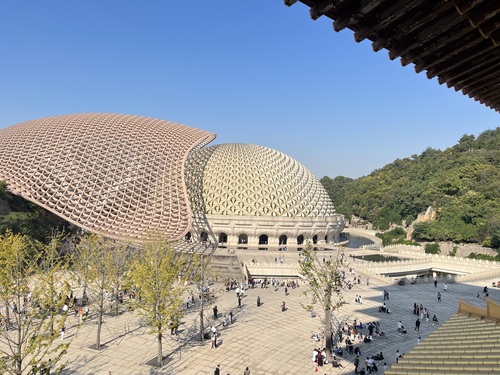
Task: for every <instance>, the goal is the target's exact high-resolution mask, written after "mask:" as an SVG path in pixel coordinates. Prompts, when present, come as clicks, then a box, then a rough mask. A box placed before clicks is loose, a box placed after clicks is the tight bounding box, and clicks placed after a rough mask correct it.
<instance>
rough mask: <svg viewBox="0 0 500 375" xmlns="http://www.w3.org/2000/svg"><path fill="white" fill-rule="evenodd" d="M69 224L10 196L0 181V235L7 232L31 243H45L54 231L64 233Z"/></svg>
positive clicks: (14, 196) (5, 186)
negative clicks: (27, 239)
mask: <svg viewBox="0 0 500 375" xmlns="http://www.w3.org/2000/svg"><path fill="white" fill-rule="evenodd" d="M68 227H69V223H67V222H66V221H64V220H62V219H60V218H58V217H57V216H55V215H53V214H51V213H50V212H48V211H45V210H44V209H42V208H40V207H38V206H37V205H35V204H34V203H31V202H28V201H26V200H24V199H23V198H21V197H18V196H16V195H13V194H10V193H9V192H8V191H7V185H6V183H5V182H3V181H0V234H4V233H5V232H6V231H7V230H11V231H12V232H13V233H15V234H17V233H19V234H24V235H26V236H28V238H30V239H31V240H32V241H39V242H41V243H45V242H46V241H47V240H48V239H49V238H50V236H51V235H52V234H54V233H55V232H56V231H58V232H65V231H67V230H68Z"/></svg>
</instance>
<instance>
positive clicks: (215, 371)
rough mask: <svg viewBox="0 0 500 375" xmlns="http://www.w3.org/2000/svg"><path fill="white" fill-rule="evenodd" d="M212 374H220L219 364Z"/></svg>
mask: <svg viewBox="0 0 500 375" xmlns="http://www.w3.org/2000/svg"><path fill="white" fill-rule="evenodd" d="M214 375H220V365H217V367H216V368H215V370H214Z"/></svg>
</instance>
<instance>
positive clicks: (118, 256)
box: [73, 234, 126, 350]
mask: <svg viewBox="0 0 500 375" xmlns="http://www.w3.org/2000/svg"><path fill="white" fill-rule="evenodd" d="M73 264H74V268H75V271H76V276H77V277H78V278H79V279H80V280H82V281H83V283H84V288H83V289H84V292H83V294H84V297H85V298H84V301H83V302H84V303H88V304H89V305H90V306H91V307H92V309H93V310H94V311H95V313H96V316H97V317H96V319H97V321H96V323H97V336H96V344H95V349H96V350H101V333H102V325H103V322H104V314H105V313H106V311H107V310H108V309H107V302H108V301H110V298H113V297H112V296H113V295H114V296H115V297H117V293H118V290H119V289H118V288H120V287H121V285H122V282H123V274H124V273H125V270H126V246H125V245H123V244H120V243H117V242H116V241H114V240H111V239H109V238H105V237H102V236H100V235H96V234H85V235H83V236H82V237H80V240H79V243H78V244H77V245H76V250H75V254H74V262H73ZM110 290H113V291H114V292H113V293H111V294H110ZM115 299H117V298H115ZM117 303H118V301H115V312H116V309H117V308H118V305H117Z"/></svg>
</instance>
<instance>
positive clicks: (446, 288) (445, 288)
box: [444, 283, 448, 292]
mask: <svg viewBox="0 0 500 375" xmlns="http://www.w3.org/2000/svg"><path fill="white" fill-rule="evenodd" d="M444 291H445V292H447V291H448V283H444Z"/></svg>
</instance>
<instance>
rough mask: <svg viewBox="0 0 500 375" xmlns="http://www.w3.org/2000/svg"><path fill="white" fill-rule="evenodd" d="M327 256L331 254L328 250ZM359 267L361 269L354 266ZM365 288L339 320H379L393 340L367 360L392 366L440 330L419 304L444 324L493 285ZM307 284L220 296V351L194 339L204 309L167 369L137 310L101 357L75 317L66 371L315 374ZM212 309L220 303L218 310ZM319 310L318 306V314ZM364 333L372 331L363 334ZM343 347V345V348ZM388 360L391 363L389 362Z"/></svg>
mask: <svg viewBox="0 0 500 375" xmlns="http://www.w3.org/2000/svg"><path fill="white" fill-rule="evenodd" d="M277 254H278V252H252V251H247V252H245V253H244V255H243V256H241V257H240V258H241V259H242V260H245V261H249V260H251V259H254V258H255V259H259V260H262V261H265V262H273V261H274V258H275V256H277ZM327 254H328V253H327ZM285 256H286V262H296V261H297V259H298V254H297V253H296V252H291V251H288V252H285ZM352 265H353V266H355V267H356V264H355V263H353V264H352ZM356 272H357V275H358V274H361V281H362V282H361V284H359V285H357V284H356V285H355V286H354V288H353V289H351V290H345V291H344V298H345V300H346V302H347V304H346V305H345V306H344V307H343V308H342V309H341V311H339V313H338V314H337V319H339V320H340V321H343V320H345V319H348V321H349V322H352V321H353V320H354V319H357V321H358V322H360V321H361V322H363V323H368V322H370V321H378V322H379V323H380V329H381V330H382V331H384V332H385V333H386V334H387V337H388V339H386V340H384V339H380V338H375V340H374V341H373V342H372V343H362V344H358V343H357V341H356V343H355V345H358V346H359V347H360V349H361V352H362V356H361V357H362V360H361V361H360V363H364V358H366V356H371V355H375V354H376V353H378V352H383V353H384V356H385V362H387V364H389V365H390V364H392V363H393V362H395V360H396V354H395V353H396V350H399V351H400V352H401V353H407V352H409V351H410V350H411V348H413V347H414V346H415V345H417V340H418V337H419V336H420V337H421V338H422V340H425V338H426V337H427V336H428V335H429V334H430V333H431V332H433V331H434V330H435V329H436V328H437V327H438V325H436V326H433V325H432V324H431V322H429V323H426V322H425V321H424V322H422V324H421V326H420V331H415V330H414V326H415V320H416V318H417V317H416V316H415V315H413V304H414V303H415V302H416V303H418V304H420V303H421V304H423V305H424V306H426V307H427V308H428V309H429V312H430V315H431V317H432V316H433V315H434V314H436V315H437V317H438V319H439V322H440V324H441V323H442V322H444V321H445V320H446V319H448V318H449V317H450V316H451V315H452V314H454V313H456V311H457V309H458V303H457V301H458V299H459V298H462V299H465V300H467V301H470V302H473V303H476V304H477V305H478V306H481V307H485V302H484V300H482V299H478V298H477V297H476V295H477V292H478V291H480V290H481V289H482V287H483V286H484V285H488V286H490V285H491V280H486V281H481V282H476V283H474V284H449V286H448V291H447V292H445V291H444V289H443V285H440V284H438V287H437V288H435V287H434V284H417V285H405V286H399V285H387V284H382V282H380V281H378V280H371V281H370V285H369V286H367V285H366V280H365V278H364V276H363V274H362V270H356ZM304 288H305V286H304V285H301V286H300V287H299V288H295V289H291V288H288V291H289V295H288V296H285V292H284V288H279V289H278V290H277V291H275V290H274V288H272V287H268V288H267V289H261V288H260V287H256V288H255V289H248V290H246V292H245V297H244V298H243V300H242V307H241V308H238V307H237V305H238V303H237V298H236V292H235V291H234V290H233V291H230V292H224V291H223V292H220V294H218V297H217V301H216V305H217V306H218V311H219V319H217V320H216V321H215V325H216V326H217V327H218V330H219V333H220V335H219V337H218V341H217V345H218V347H217V349H211V348H210V346H211V345H210V341H209V340H207V341H206V342H205V344H203V345H202V344H201V343H200V342H199V341H196V340H194V339H193V337H194V335H195V332H197V329H198V324H199V321H198V317H199V310H198V308H196V309H192V308H191V309H190V310H189V311H188V313H187V315H186V316H185V318H184V320H183V324H182V325H181V327H180V328H179V332H178V335H176V336H172V335H170V334H169V333H170V332H167V333H166V335H165V336H166V338H165V342H164V345H163V354H164V356H167V358H166V359H165V365H164V367H163V368H162V369H157V368H154V367H150V366H147V365H145V363H146V362H148V361H149V360H151V359H152V358H154V357H155V356H156V355H157V342H156V340H155V338H154V336H152V335H149V334H148V328H147V327H145V326H143V325H142V324H140V323H141V318H140V317H139V316H138V315H137V314H136V313H129V312H127V313H124V314H122V315H121V316H119V317H116V318H115V317H107V318H106V321H105V325H104V327H103V332H102V343H105V345H106V347H105V349H104V350H102V351H100V352H99V353H98V352H96V351H95V350H93V349H90V348H89V346H90V345H92V344H94V343H95V336H96V326H95V324H92V322H87V323H86V324H85V325H84V326H83V327H82V328H81V329H80V330H79V331H77V330H76V328H74V327H73V323H76V318H74V317H73V316H70V318H69V321H68V324H67V328H68V329H67V331H66V332H67V337H68V339H72V340H73V341H72V344H71V346H70V349H69V351H68V355H67V356H66V357H65V359H66V360H67V361H68V364H67V368H66V370H65V371H64V374H105V375H109V373H110V372H111V374H113V375H116V374H213V371H214V369H215V367H216V366H217V365H219V364H220V368H221V374H223V375H226V374H228V373H229V374H233V375H234V374H243V371H244V369H245V368H246V367H247V366H248V367H249V368H250V370H251V374H252V375H256V374H314V373H316V371H315V367H316V365H315V364H314V363H313V362H312V359H311V358H312V351H313V349H314V348H315V347H317V346H319V345H321V343H316V342H315V341H313V340H312V339H311V332H320V330H321V323H320V319H319V317H316V318H311V317H310V314H309V313H308V312H307V311H306V310H305V309H304V308H303V307H302V306H301V304H305V303H307V302H308V301H307V300H306V298H305V297H304V296H303V294H302V292H303V290H304ZM383 290H387V291H389V293H390V300H388V301H385V302H386V303H387V305H388V307H389V308H390V309H391V310H392V314H385V313H379V312H378V307H379V306H381V304H382V303H383V300H382V293H383ZM438 291H441V294H442V302H441V303H438V302H437V292H438ZM356 295H361V296H362V300H363V304H362V305H356V304H355V303H354V298H355V296H356ZM257 296H260V297H261V301H262V305H261V306H260V307H257V303H256V302H257ZM490 297H491V298H492V299H494V300H496V301H498V300H500V298H499V297H500V290H499V289H493V288H490ZM282 301H286V307H287V310H286V311H285V312H282V311H281V303H282ZM212 306H213V305H212ZM212 306H209V307H207V308H206V311H205V326H207V327H209V326H210V325H211V324H213V323H214V320H213V317H212ZM316 310H317V312H318V313H319V312H320V311H319V308H317V309H316ZM230 311H233V316H234V322H233V324H232V325H230V326H229V327H227V328H223V327H222V319H221V316H222V315H223V314H225V313H226V314H228V313H229V312H230ZM399 320H401V321H402V322H403V324H404V326H405V328H407V330H408V334H406V335H399V334H398V333H397V332H396V328H397V322H398V321H399ZM363 332H364V333H366V332H367V330H364V331H363ZM343 348H344V345H343ZM353 360H354V356H346V355H344V357H343V358H341V364H342V365H343V366H344V368H343V369H338V368H333V367H331V366H329V365H325V366H323V367H322V368H320V369H319V371H318V372H317V373H318V374H339V373H342V374H353V373H354V368H353V366H352V361H353ZM382 362H384V361H382ZM382 365H383V363H381V365H380V366H379V372H378V373H379V374H383V369H382Z"/></svg>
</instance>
